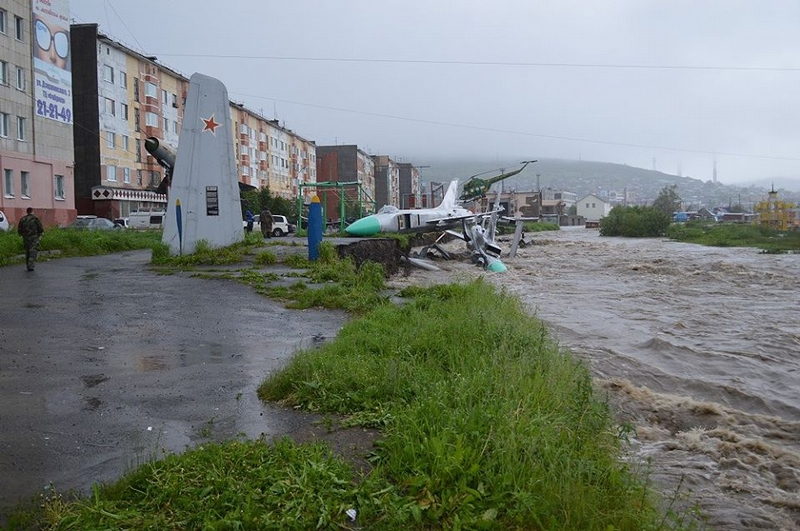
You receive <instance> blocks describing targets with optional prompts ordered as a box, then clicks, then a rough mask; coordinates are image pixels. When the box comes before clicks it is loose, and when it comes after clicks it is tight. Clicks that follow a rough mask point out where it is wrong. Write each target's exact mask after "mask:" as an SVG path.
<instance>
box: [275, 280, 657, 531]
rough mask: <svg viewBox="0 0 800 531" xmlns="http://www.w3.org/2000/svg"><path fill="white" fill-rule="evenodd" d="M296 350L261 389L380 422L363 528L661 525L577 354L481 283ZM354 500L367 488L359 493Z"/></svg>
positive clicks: (390, 311) (393, 310) (421, 293)
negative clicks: (381, 489) (375, 489)
mask: <svg viewBox="0 0 800 531" xmlns="http://www.w3.org/2000/svg"><path fill="white" fill-rule="evenodd" d="M414 291H415V292H416V296H415V298H414V300H413V302H412V303H410V304H407V305H404V306H401V307H397V306H394V305H384V306H381V307H379V308H377V309H376V310H374V311H373V312H370V313H369V314H367V315H366V316H365V317H364V318H363V319H360V320H358V321H355V322H352V323H350V324H349V325H347V326H346V327H345V328H343V330H342V331H341V332H340V334H339V336H338V337H337V339H336V341H335V342H334V343H332V344H330V345H328V346H325V347H324V348H322V349H320V350H313V351H306V352H302V353H300V354H298V355H297V356H296V357H295V359H294V361H293V362H292V364H291V365H290V366H289V367H287V368H286V369H285V370H284V371H283V372H281V373H279V374H276V375H274V376H273V377H271V378H270V379H269V380H267V381H266V382H265V383H264V384H263V385H262V386H261V388H260V389H259V396H261V398H262V399H265V400H279V401H281V402H282V403H284V404H286V405H291V406H294V407H301V408H304V409H307V410H310V411H316V412H328V413H337V414H340V415H345V416H347V418H348V422H350V423H352V424H356V425H362V426H371V427H379V428H381V429H383V430H384V437H383V439H382V440H381V441H380V443H379V446H378V448H377V451H376V452H375V455H374V456H373V459H372V464H373V466H374V468H373V470H372V472H371V475H370V481H371V482H373V483H374V482H377V484H378V485H381V484H385V485H386V487H385V488H386V489H388V490H387V492H391V493H392V496H394V497H396V499H394V500H393V501H392V502H391V503H390V505H389V507H384V506H373V505H370V504H367V506H363V505H361V506H360V507H359V508H360V510H361V511H364V512H365V514H366V515H367V517H368V518H369V520H368V523H367V524H366V525H367V527H368V528H370V529H399V528H401V527H402V528H408V529H457V528H464V529H479V528H485V529H602V530H607V529H616V530H619V529H637V530H640V529H658V528H662V529H665V528H670V525H668V524H667V523H666V522H665V520H664V516H663V515H660V514H659V513H658V511H657V510H656V509H655V499H654V497H653V493H652V492H649V491H648V489H647V488H646V487H645V486H644V485H643V483H642V482H641V480H642V478H639V477H637V474H636V471H635V470H632V469H631V468H630V467H629V466H628V465H626V464H624V463H623V461H622V460H621V459H620V457H621V444H620V439H619V437H618V432H617V429H616V428H615V426H614V424H613V421H612V418H611V415H610V413H609V411H608V409H607V408H606V406H605V404H604V403H603V402H602V401H601V400H599V399H598V397H596V396H595V394H594V393H593V391H592V384H591V378H590V375H589V373H588V371H587V369H586V367H584V366H583V365H582V364H581V363H579V362H577V361H576V360H575V359H574V358H573V357H572V356H570V355H569V354H568V353H565V352H563V351H561V350H559V349H558V347H557V346H556V345H555V344H554V343H553V342H552V341H551V340H550V339H548V336H547V333H546V332H545V330H544V328H543V326H542V324H541V323H540V322H539V321H536V320H533V319H531V318H529V317H527V316H526V314H525V312H524V310H523V309H522V308H521V306H520V303H519V301H517V300H516V299H513V298H511V297H508V296H506V295H504V294H498V293H496V292H494V291H493V289H492V288H491V287H489V286H488V285H487V284H485V283H484V282H482V281H478V282H475V283H471V284H468V285H449V286H442V287H437V288H433V289H429V290H414ZM362 502H363V500H362Z"/></svg>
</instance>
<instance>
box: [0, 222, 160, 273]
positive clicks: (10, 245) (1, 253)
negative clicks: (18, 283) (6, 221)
mask: <svg viewBox="0 0 800 531" xmlns="http://www.w3.org/2000/svg"><path fill="white" fill-rule="evenodd" d="M160 241H161V231H151V230H147V231H138V230H94V231H81V230H72V229H61V228H48V229H47V230H45V232H44V235H43V236H42V240H41V242H40V243H39V252H40V257H39V260H42V259H44V258H45V257H46V256H47V252H48V251H51V252H57V256H60V257H68V256H95V255H99V254H110V253H117V252H121V251H131V250H134V249H152V248H153V247H155V246H156V245H157V244H159V243H160ZM24 256H25V249H24V248H23V246H22V237H21V236H19V235H18V234H17V233H15V232H0V266H6V265H11V264H21V263H22V262H23V261H24Z"/></svg>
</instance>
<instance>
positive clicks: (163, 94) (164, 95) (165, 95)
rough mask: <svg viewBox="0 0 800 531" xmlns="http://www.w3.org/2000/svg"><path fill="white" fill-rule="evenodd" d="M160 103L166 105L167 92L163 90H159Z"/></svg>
mask: <svg viewBox="0 0 800 531" xmlns="http://www.w3.org/2000/svg"><path fill="white" fill-rule="evenodd" d="M161 103H163V104H164V105H166V104H167V91H166V90H163V89H162V90H161Z"/></svg>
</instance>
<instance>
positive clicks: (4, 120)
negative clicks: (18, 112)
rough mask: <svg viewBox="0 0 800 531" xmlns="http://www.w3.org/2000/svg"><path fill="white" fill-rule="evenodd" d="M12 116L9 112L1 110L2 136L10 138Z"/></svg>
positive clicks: (0, 126) (0, 125) (0, 130)
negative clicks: (9, 127)
mask: <svg viewBox="0 0 800 531" xmlns="http://www.w3.org/2000/svg"><path fill="white" fill-rule="evenodd" d="M9 119H10V117H9V115H8V113H5V112H0V136H2V137H4V138H8V122H9V121H10V120H9Z"/></svg>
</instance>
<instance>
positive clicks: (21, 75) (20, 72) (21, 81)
mask: <svg viewBox="0 0 800 531" xmlns="http://www.w3.org/2000/svg"><path fill="white" fill-rule="evenodd" d="M17 90H25V69H23V68H21V67H19V66H18V67H17Z"/></svg>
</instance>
